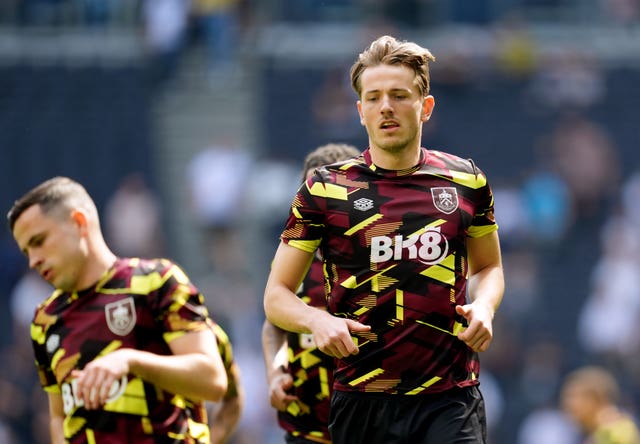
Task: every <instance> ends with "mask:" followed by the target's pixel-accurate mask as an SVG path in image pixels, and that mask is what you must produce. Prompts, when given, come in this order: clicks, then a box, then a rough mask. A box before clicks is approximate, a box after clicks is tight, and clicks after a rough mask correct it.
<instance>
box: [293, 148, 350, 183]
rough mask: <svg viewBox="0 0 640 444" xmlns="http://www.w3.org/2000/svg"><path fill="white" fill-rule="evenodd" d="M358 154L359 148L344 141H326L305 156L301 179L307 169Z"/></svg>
mask: <svg viewBox="0 0 640 444" xmlns="http://www.w3.org/2000/svg"><path fill="white" fill-rule="evenodd" d="M359 154H360V150H359V149H358V148H356V147H355V146H353V145H348V144H346V143H328V144H326V145H322V146H319V147H317V148H316V149H314V150H313V151H311V152H310V153H309V154H307V156H306V157H305V159H304V166H303V168H302V175H303V177H302V180H303V181H304V179H305V178H304V175H306V174H307V171H309V170H312V169H316V168H318V167H321V166H323V165H329V164H330V163H334V162H339V161H341V160H347V159H350V158H351V157H356V156H358V155H359Z"/></svg>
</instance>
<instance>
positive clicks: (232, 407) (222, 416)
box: [209, 363, 244, 444]
mask: <svg viewBox="0 0 640 444" xmlns="http://www.w3.org/2000/svg"><path fill="white" fill-rule="evenodd" d="M227 380H228V381H229V384H228V388H227V393H226V394H225V395H224V398H223V399H222V402H221V403H219V406H217V407H218V408H217V410H216V411H215V413H214V414H213V415H212V416H211V418H209V424H211V444H224V443H226V442H227V441H228V439H229V437H230V436H231V434H232V433H233V432H234V431H235V429H236V427H237V425H238V421H239V420H240V415H241V413H242V409H243V408H244V390H243V388H242V382H241V379H240V369H239V368H238V366H237V365H236V364H235V363H234V364H232V365H231V368H230V369H229V372H228V373H227Z"/></svg>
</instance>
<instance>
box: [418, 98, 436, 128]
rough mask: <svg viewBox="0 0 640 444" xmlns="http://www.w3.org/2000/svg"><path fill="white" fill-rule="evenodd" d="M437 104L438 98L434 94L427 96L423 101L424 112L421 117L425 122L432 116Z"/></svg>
mask: <svg viewBox="0 0 640 444" xmlns="http://www.w3.org/2000/svg"><path fill="white" fill-rule="evenodd" d="M435 106H436V99H434V98H433V96H427V97H425V98H424V99H423V101H422V113H421V115H420V119H421V120H422V121H423V122H426V121H427V120H429V119H430V118H431V113H432V112H433V108H434V107H435Z"/></svg>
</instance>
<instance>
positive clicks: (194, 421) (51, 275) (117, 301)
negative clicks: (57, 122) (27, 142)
mask: <svg viewBox="0 0 640 444" xmlns="http://www.w3.org/2000/svg"><path fill="white" fill-rule="evenodd" d="M8 220H9V226H10V229H11V231H12V233H13V236H14V238H15V240H16V242H17V244H18V246H19V248H20V249H21V250H22V251H23V252H24V254H25V255H26V256H27V258H28V260H29V266H30V267H31V268H33V269H34V270H36V271H37V272H38V273H40V275H41V276H42V278H43V279H45V280H46V281H47V282H49V283H50V284H51V285H53V287H55V290H54V292H53V294H52V295H51V296H50V297H49V298H48V299H47V300H46V301H44V302H43V303H42V304H40V305H39V306H38V308H37V310H36V313H35V316H34V319H33V322H32V325H31V337H32V341H33V347H34V352H35V360H36V365H37V367H38V372H39V375H40V382H41V384H42V386H43V387H44V389H45V390H46V392H47V393H48V396H49V411H50V424H51V441H52V443H54V444H62V443H69V444H81V443H87V444H94V443H95V444H100V443H136V444H151V443H176V444H177V443H185V444H186V443H189V444H191V443H199V444H209V441H210V439H209V427H208V424H207V422H206V413H205V410H204V401H205V400H211V401H219V400H221V399H222V397H223V396H224V394H225V392H226V390H227V377H226V373H225V369H224V365H223V362H222V359H221V357H220V353H219V351H218V347H217V343H216V337H215V334H214V332H213V330H212V329H211V328H210V326H209V323H210V319H209V317H208V313H207V309H206V307H205V305H204V298H203V295H202V294H201V293H200V292H199V291H198V289H197V288H196V287H195V286H194V285H193V284H192V283H191V281H190V280H189V278H188V277H187V275H186V274H185V273H184V272H183V271H182V269H180V267H178V266H177V265H176V264H174V263H172V262H171V261H169V260H166V259H140V258H118V257H116V256H115V255H114V254H113V253H112V252H111V250H110V249H109V247H108V246H107V245H106V243H105V241H104V238H103V235H102V232H101V229H100V221H99V216H98V211H97V209H96V206H95V204H94V202H93V200H92V199H91V197H90V196H89V194H88V193H87V191H86V190H85V188H84V187H83V186H82V185H80V184H79V183H77V182H75V181H73V180H71V179H69V178H66V177H55V178H52V179H50V180H47V181H46V182H43V183H41V184H40V185H38V186H36V187H35V188H33V189H32V190H31V191H29V192H27V193H26V194H25V195H24V196H22V197H21V198H20V199H19V200H18V201H16V203H15V204H14V206H13V207H12V208H11V210H10V211H9V214H8Z"/></svg>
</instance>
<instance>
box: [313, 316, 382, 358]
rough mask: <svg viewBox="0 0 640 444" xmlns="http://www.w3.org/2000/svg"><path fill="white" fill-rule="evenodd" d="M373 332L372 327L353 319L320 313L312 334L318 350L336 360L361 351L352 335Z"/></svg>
mask: <svg viewBox="0 0 640 444" xmlns="http://www.w3.org/2000/svg"><path fill="white" fill-rule="evenodd" d="M370 330H371V326H370V325H364V324H361V323H360V322H358V321H354V320H353V319H344V318H338V317H336V316H332V315H331V314H329V313H326V312H321V311H319V314H318V315H317V316H316V318H314V322H313V325H312V326H311V332H312V333H313V339H314V340H315V342H316V346H317V347H318V349H319V350H320V351H321V352H323V353H326V354H327V355H329V356H333V357H334V358H345V357H347V356H350V355H356V354H358V352H359V351H360V350H359V349H358V346H357V345H356V344H355V343H354V341H353V338H352V337H351V334H352V333H364V332H368V331H370Z"/></svg>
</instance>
